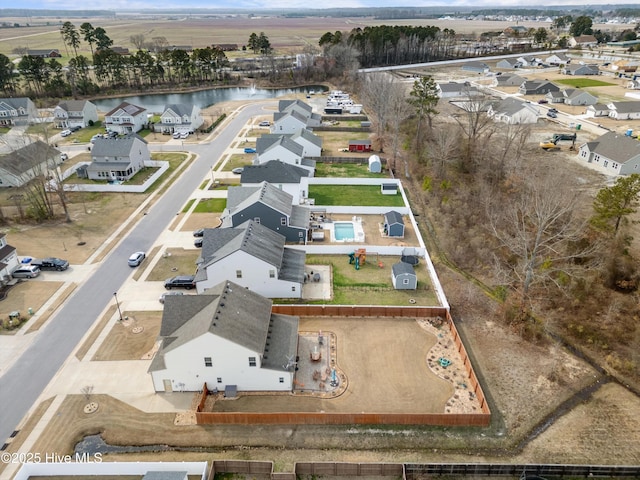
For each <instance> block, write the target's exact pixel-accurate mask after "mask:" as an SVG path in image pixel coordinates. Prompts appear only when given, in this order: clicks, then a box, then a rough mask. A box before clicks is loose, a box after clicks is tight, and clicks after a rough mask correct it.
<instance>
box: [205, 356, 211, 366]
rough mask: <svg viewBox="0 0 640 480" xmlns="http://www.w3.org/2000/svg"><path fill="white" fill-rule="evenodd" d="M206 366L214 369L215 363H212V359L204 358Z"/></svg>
mask: <svg viewBox="0 0 640 480" xmlns="http://www.w3.org/2000/svg"><path fill="white" fill-rule="evenodd" d="M204 366H205V367H213V362H212V361H211V357H204Z"/></svg>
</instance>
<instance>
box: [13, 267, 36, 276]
mask: <svg viewBox="0 0 640 480" xmlns="http://www.w3.org/2000/svg"><path fill="white" fill-rule="evenodd" d="M12 275H13V278H36V277H37V276H38V275H40V269H39V268H38V267H36V266H34V265H24V266H22V267H20V268H18V269H17V270H14V271H13V273H12Z"/></svg>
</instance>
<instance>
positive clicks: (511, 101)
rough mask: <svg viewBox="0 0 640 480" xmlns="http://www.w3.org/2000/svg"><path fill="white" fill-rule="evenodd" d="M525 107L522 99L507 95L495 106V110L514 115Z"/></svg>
mask: <svg viewBox="0 0 640 480" xmlns="http://www.w3.org/2000/svg"><path fill="white" fill-rule="evenodd" d="M523 108H525V103H524V102H522V100H516V99H515V98H513V97H507V98H505V99H504V100H502V101H501V102H500V103H499V104H498V105H496V106H495V107H494V111H495V112H496V113H501V114H503V115H513V114H515V113H516V112H519V111H520V110H522V109H523Z"/></svg>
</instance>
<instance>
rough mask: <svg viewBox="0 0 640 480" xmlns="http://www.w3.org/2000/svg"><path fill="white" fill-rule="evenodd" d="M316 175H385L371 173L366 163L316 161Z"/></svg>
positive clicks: (372, 176)
mask: <svg viewBox="0 0 640 480" xmlns="http://www.w3.org/2000/svg"><path fill="white" fill-rule="evenodd" d="M315 176H316V177H343V178H354V177H356V178H357V177H360V178H362V177H365V178H381V177H387V175H386V174H385V173H371V172H370V171H369V165H368V163H324V162H318V163H316V173H315Z"/></svg>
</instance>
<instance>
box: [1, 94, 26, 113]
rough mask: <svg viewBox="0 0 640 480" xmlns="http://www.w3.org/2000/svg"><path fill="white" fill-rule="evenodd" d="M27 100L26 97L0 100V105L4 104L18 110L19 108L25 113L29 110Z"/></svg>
mask: <svg viewBox="0 0 640 480" xmlns="http://www.w3.org/2000/svg"><path fill="white" fill-rule="evenodd" d="M29 100H30V99H29V98H27V97H16V98H7V97H5V98H0V104H1V103H5V104H7V105H8V106H9V107H11V108H13V109H15V110H19V109H20V108H24V109H25V110H26V111H28V110H29Z"/></svg>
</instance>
